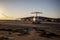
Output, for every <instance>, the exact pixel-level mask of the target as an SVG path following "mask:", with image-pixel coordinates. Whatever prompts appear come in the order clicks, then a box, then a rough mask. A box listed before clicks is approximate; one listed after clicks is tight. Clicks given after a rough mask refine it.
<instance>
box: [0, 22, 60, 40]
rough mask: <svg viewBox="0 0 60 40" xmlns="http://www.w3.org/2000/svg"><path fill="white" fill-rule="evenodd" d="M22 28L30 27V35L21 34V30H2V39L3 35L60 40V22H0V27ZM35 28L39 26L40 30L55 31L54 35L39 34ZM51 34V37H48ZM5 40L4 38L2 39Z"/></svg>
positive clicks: (28, 39) (15, 39) (22, 39)
mask: <svg viewBox="0 0 60 40" xmlns="http://www.w3.org/2000/svg"><path fill="white" fill-rule="evenodd" d="M21 28H28V29H29V31H28V32H29V35H24V36H23V35H22V36H19V35H18V34H19V32H14V33H11V34H9V32H8V31H3V30H1V31H0V39H1V38H2V37H5V38H9V40H60V24H58V23H54V24H51V23H50V24H48V23H47V24H45V23H44V24H21V23H7V22H6V23H1V22H0V29H12V30H16V29H21ZM34 28H38V29H40V30H43V31H46V32H48V33H49V34H50V33H53V35H52V36H51V37H50V35H47V36H44V35H42V34H41V35H42V36H39V34H40V33H37V31H36V30H35V29H34ZM54 34H55V35H54ZM56 35H59V37H56ZM48 36H49V37H48ZM1 40H3V39H1Z"/></svg>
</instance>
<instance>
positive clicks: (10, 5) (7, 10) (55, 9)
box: [0, 0, 60, 19]
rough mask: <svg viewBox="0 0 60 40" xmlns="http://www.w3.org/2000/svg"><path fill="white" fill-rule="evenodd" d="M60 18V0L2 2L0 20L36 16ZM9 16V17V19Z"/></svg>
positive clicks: (6, 0) (3, 0)
mask: <svg viewBox="0 0 60 40" xmlns="http://www.w3.org/2000/svg"><path fill="white" fill-rule="evenodd" d="M32 12H42V14H38V16H44V17H51V18H60V0H0V19H7V18H22V17H29V16H35V14H31V13H32ZM7 16H8V17H7Z"/></svg>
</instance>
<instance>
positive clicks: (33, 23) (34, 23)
mask: <svg viewBox="0 0 60 40" xmlns="http://www.w3.org/2000/svg"><path fill="white" fill-rule="evenodd" d="M32 24H40V22H32Z"/></svg>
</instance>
